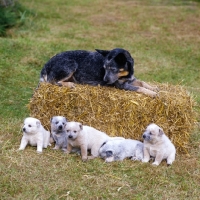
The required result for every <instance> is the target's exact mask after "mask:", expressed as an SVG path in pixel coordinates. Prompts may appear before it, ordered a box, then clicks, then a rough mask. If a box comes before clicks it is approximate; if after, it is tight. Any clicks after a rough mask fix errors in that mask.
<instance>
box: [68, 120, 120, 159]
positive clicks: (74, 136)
mask: <svg viewBox="0 0 200 200" xmlns="http://www.w3.org/2000/svg"><path fill="white" fill-rule="evenodd" d="M66 130H67V137H68V144H67V153H70V152H71V151H72V148H73V147H79V148H80V149H81V157H82V160H83V161H86V160H87V159H93V158H95V157H98V156H99V149H100V147H101V145H102V144H103V143H104V142H106V141H108V140H112V139H124V138H122V137H113V138H112V137H109V136H108V135H107V134H106V133H103V132H101V131H98V130H97V129H95V128H92V127H90V126H83V125H82V124H81V123H79V122H68V123H67V125H66ZM88 150H91V156H88V155H87V153H88V152H87V151H88Z"/></svg>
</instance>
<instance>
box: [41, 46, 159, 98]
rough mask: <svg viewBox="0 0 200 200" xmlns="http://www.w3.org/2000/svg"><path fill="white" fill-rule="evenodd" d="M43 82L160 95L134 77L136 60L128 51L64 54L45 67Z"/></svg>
mask: <svg viewBox="0 0 200 200" xmlns="http://www.w3.org/2000/svg"><path fill="white" fill-rule="evenodd" d="M40 82H49V83H52V84H57V85H62V86H69V87H70V86H72V85H73V84H71V83H79V84H89V85H102V86H114V87H116V88H119V89H124V90H132V91H136V92H139V93H143V94H146V95H148V96H151V97H155V96H157V91H158V89H157V87H152V86H150V85H149V84H147V83H145V82H143V81H139V80H137V79H136V78H135V77H134V59H133V58H132V57H131V55H130V53H129V52H128V51H127V50H124V49H121V48H116V49H113V50H110V51H109V50H98V49H96V51H95V52H90V51H85V50H74V51H65V52H62V53H59V54H57V55H55V56H54V57H52V58H51V59H50V60H49V61H48V62H47V63H46V64H45V65H44V67H43V69H42V71H41V74H40Z"/></svg>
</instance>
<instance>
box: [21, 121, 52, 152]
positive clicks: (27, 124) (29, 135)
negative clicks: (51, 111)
mask: <svg viewBox="0 0 200 200" xmlns="http://www.w3.org/2000/svg"><path fill="white" fill-rule="evenodd" d="M22 131H23V137H22V139H21V144H20V147H19V150H24V149H25V148H26V146H27V145H28V144H29V145H31V146H37V152H38V153H42V149H43V148H47V146H48V145H51V144H50V143H49V142H50V132H49V131H47V130H45V129H44V127H43V126H42V124H41V122H40V120H38V119H36V118H33V117H27V118H26V119H25V120H24V126H23V128H22Z"/></svg>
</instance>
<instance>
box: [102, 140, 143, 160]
mask: <svg viewBox="0 0 200 200" xmlns="http://www.w3.org/2000/svg"><path fill="white" fill-rule="evenodd" d="M99 154H100V156H101V157H102V158H104V159H105V161H106V162H112V161H116V160H124V159H125V158H131V160H142V159H143V143H142V142H140V141H137V140H131V139H125V140H110V141H107V142H105V143H104V144H103V145H102V146H101V148H100V149H99Z"/></svg>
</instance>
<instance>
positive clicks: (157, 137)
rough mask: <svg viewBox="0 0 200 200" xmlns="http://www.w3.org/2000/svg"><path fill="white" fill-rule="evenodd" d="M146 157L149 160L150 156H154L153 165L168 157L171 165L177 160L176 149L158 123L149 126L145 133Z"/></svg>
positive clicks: (145, 159) (144, 160)
mask: <svg viewBox="0 0 200 200" xmlns="http://www.w3.org/2000/svg"><path fill="white" fill-rule="evenodd" d="M143 139H144V159H143V162H149V160H150V157H154V158H155V161H154V162H153V163H152V164H153V165H159V164H160V163H161V161H162V160H163V159H167V164H168V165H171V164H172V162H173V161H174V160H175V154H176V149H175V146H174V145H173V144H172V142H171V141H170V140H169V138H168V137H167V136H166V135H165V134H164V132H163V130H162V129H161V128H160V127H159V126H157V125H156V124H150V125H149V126H147V128H146V130H145V132H144V134H143Z"/></svg>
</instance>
